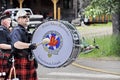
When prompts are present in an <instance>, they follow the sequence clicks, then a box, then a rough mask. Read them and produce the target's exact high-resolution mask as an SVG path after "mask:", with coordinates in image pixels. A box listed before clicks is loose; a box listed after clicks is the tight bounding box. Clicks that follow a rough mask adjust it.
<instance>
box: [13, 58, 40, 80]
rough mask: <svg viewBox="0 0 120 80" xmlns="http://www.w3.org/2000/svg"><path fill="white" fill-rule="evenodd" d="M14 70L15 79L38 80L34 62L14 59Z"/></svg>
mask: <svg viewBox="0 0 120 80" xmlns="http://www.w3.org/2000/svg"><path fill="white" fill-rule="evenodd" d="M15 69H16V77H17V78H19V80H38V79H37V72H36V69H35V66H34V60H33V61H29V60H28V59H27V58H15ZM12 78H13V75H12Z"/></svg>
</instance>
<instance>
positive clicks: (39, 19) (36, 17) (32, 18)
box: [3, 8, 43, 27]
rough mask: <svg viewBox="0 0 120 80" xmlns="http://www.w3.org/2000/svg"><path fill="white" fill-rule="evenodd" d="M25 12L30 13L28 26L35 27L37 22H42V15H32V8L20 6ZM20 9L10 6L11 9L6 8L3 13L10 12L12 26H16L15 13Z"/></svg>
mask: <svg viewBox="0 0 120 80" xmlns="http://www.w3.org/2000/svg"><path fill="white" fill-rule="evenodd" d="M22 9H23V10H25V11H26V12H28V13H29V15H30V22H29V23H28V24H29V25H30V27H36V25H37V24H40V23H42V20H43V16H42V15H34V14H33V12H32V10H31V9H30V8H22ZM19 10H20V8H12V9H6V10H5V11H4V12H3V13H10V14H11V19H12V22H13V24H12V26H13V27H14V26H16V22H15V21H16V19H15V17H16V13H17V12H18V11H19Z"/></svg>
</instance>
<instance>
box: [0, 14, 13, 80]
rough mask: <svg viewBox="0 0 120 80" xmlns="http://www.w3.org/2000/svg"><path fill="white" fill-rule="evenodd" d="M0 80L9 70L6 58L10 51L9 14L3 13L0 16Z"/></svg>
mask: <svg viewBox="0 0 120 80" xmlns="http://www.w3.org/2000/svg"><path fill="white" fill-rule="evenodd" d="M0 20H1V21H0V22H1V25H0V80H1V78H5V77H6V75H7V72H8V70H9V66H8V64H7V63H8V59H9V56H10V51H11V45H10V43H11V39H10V30H9V27H10V23H11V19H10V15H7V14H3V15H2V16H1V17H0Z"/></svg>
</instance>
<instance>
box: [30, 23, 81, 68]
mask: <svg viewBox="0 0 120 80" xmlns="http://www.w3.org/2000/svg"><path fill="white" fill-rule="evenodd" d="M44 38H49V39H50V42H49V43H47V44H41V45H39V46H38V47H37V48H36V49H35V50H33V54H34V56H35V58H36V60H37V61H38V63H40V64H42V65H43V66H45V67H48V68H57V67H62V66H64V67H65V66H67V65H69V64H70V63H72V62H73V61H74V60H75V59H76V58H77V56H78V54H79V53H80V51H81V48H80V44H81V40H80V36H79V34H78V32H77V30H76V28H75V27H74V26H73V25H71V24H70V23H68V22H66V21H47V22H45V23H42V24H40V25H39V26H38V28H37V29H36V30H35V31H34V34H33V37H32V43H39V42H41V41H42V40H43V39H44Z"/></svg>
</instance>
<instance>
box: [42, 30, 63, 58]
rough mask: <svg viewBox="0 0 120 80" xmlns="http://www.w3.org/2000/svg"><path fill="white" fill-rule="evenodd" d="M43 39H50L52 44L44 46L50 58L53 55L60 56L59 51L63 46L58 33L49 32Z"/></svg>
mask: <svg viewBox="0 0 120 80" xmlns="http://www.w3.org/2000/svg"><path fill="white" fill-rule="evenodd" d="M43 38H49V39H50V42H49V43H48V44H45V45H43V47H44V49H45V50H46V51H47V52H48V57H51V56H52V54H53V55H58V53H59V50H60V49H61V47H62V45H63V40H62V36H61V35H60V33H58V32H57V31H49V32H47V33H46V34H45V35H44V37H43Z"/></svg>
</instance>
